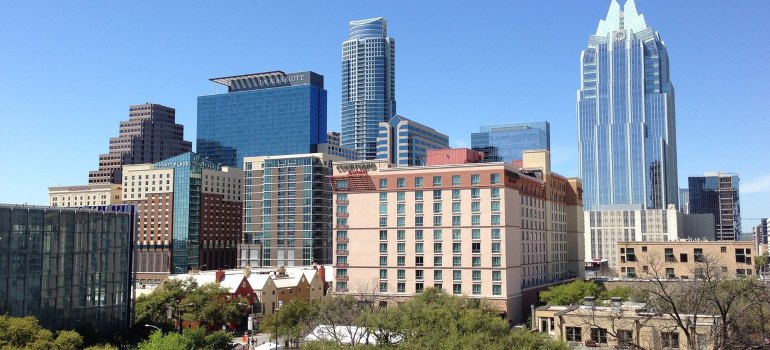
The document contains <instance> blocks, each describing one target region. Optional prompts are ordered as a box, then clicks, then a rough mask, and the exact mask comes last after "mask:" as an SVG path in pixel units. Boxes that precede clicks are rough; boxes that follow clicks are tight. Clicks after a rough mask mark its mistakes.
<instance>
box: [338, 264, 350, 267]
mask: <svg viewBox="0 0 770 350" xmlns="http://www.w3.org/2000/svg"><path fill="white" fill-rule="evenodd" d="M349 266H350V264H343V263H338V264H337V267H349Z"/></svg>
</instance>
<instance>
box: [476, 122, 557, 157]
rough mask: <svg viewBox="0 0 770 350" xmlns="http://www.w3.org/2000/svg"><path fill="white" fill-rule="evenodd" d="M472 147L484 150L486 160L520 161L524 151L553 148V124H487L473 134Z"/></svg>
mask: <svg viewBox="0 0 770 350" xmlns="http://www.w3.org/2000/svg"><path fill="white" fill-rule="evenodd" d="M471 148H473V150H474V151H481V152H484V161H485V162H506V163H510V162H513V161H520V160H522V159H523V158H522V152H524V151H533V150H547V151H550V150H551V124H550V123H548V122H531V123H518V124H505V125H485V126H482V127H481V129H480V130H479V132H474V133H472V134H471Z"/></svg>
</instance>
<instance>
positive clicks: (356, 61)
mask: <svg viewBox="0 0 770 350" xmlns="http://www.w3.org/2000/svg"><path fill="white" fill-rule="evenodd" d="M348 30H349V39H348V40H347V41H345V42H343V43H342V105H341V113H342V133H341V134H342V146H343V147H347V148H351V149H354V150H356V152H358V159H362V160H366V159H375V158H376V157H377V134H378V126H379V123H380V122H387V121H388V120H390V118H391V117H392V116H393V115H394V114H395V113H396V83H395V81H396V68H395V60H396V58H395V57H396V56H395V55H396V51H395V49H396V46H395V45H396V42H395V40H394V39H393V38H390V37H388V31H387V22H386V21H385V19H384V18H382V17H379V18H370V19H364V20H359V21H351V22H350V23H349V26H348Z"/></svg>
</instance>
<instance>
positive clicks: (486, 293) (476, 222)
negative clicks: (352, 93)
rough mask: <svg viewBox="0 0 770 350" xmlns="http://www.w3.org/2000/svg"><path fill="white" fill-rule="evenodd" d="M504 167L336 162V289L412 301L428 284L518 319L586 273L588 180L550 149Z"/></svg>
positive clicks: (532, 153) (349, 292)
mask: <svg viewBox="0 0 770 350" xmlns="http://www.w3.org/2000/svg"><path fill="white" fill-rule="evenodd" d="M524 165H525V168H524V169H520V168H516V167H514V166H513V165H510V164H504V163H469V164H447V165H437V166H419V167H392V166H391V165H390V163H388V162H385V161H372V162H339V163H337V164H336V165H335V167H334V176H333V177H332V179H331V181H332V186H333V188H334V192H335V206H336V208H335V214H334V217H335V227H334V232H335V241H334V242H335V254H334V257H335V266H336V275H335V282H334V283H335V292H336V293H340V294H353V295H355V294H356V293H360V292H362V291H361V290H360V289H361V288H367V289H368V288H373V289H374V290H378V291H379V294H378V295H379V297H381V298H382V299H383V300H384V301H386V302H387V300H391V301H393V300H395V301H398V300H403V299H408V298H410V297H411V296H412V295H414V294H415V293H419V292H420V291H422V290H423V288H425V287H426V286H432V287H437V288H444V289H446V290H447V291H449V292H450V293H452V294H456V295H468V296H471V297H474V298H483V299H487V300H490V301H492V302H493V303H494V305H496V306H497V307H498V308H499V310H500V312H501V314H504V315H505V317H506V318H507V319H508V320H510V321H512V322H519V321H520V320H521V319H522V304H523V303H525V305H529V304H530V303H533V304H534V303H537V292H538V291H539V290H542V289H544V288H545V287H547V286H549V285H551V284H554V283H561V282H564V281H569V280H573V279H575V278H582V277H583V264H584V262H583V260H584V258H583V249H582V248H583V242H582V239H583V232H582V229H583V223H582V220H583V216H582V212H583V210H582V204H581V203H582V202H581V195H580V193H581V184H580V180H578V179H574V178H571V179H568V178H565V177H562V176H561V175H558V174H556V173H553V172H551V167H550V156H549V153H548V152H546V151H539V152H525V154H524Z"/></svg>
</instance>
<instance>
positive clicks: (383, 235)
mask: <svg viewBox="0 0 770 350" xmlns="http://www.w3.org/2000/svg"><path fill="white" fill-rule="evenodd" d="M380 240H381V241H387V240H388V231H387V230H380Z"/></svg>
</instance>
